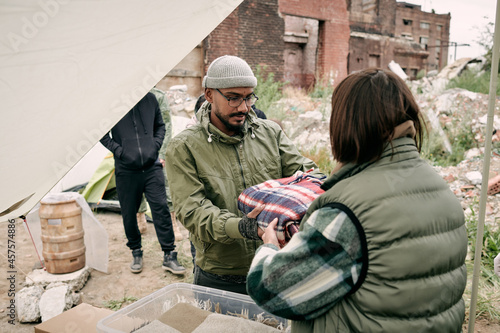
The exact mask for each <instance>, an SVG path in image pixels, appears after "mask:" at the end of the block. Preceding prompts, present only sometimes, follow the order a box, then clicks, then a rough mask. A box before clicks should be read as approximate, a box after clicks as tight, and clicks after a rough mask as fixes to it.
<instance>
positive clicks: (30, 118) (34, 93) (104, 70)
mask: <svg viewBox="0 0 500 333" xmlns="http://www.w3.org/2000/svg"><path fill="white" fill-rule="evenodd" d="M241 2H242V0H184V1H167V0H147V1H144V0H72V1H68V0H24V1H18V0H3V1H2V2H1V3H0V103H1V104H0V105H1V108H0V110H1V122H0V154H1V158H2V159H1V163H0V184H1V189H2V190H1V191H0V221H7V220H8V219H11V218H16V217H19V216H21V215H25V214H27V213H28V211H29V210H30V209H31V208H32V207H34V206H35V205H36V203H37V202H38V201H39V200H40V199H41V198H42V197H43V196H44V195H45V194H46V193H47V192H48V191H49V190H50V189H51V188H52V187H53V186H54V185H55V184H56V183H57V182H58V181H59V180H60V179H61V178H62V177H63V176H64V175H65V174H66V173H67V172H68V170H70V169H71V168H72V167H73V166H74V165H75V164H76V163H77V162H78V161H79V160H80V158H81V157H82V156H83V155H85V154H86V153H87V152H88V151H89V150H90V149H91V148H92V147H93V146H94V144H95V143H96V142H97V141H99V139H100V138H101V137H102V136H103V135H104V134H105V133H106V132H107V131H108V130H109V129H110V128H111V127H112V126H113V125H114V124H115V123H116V122H118V121H119V120H120V119H121V117H123V115H124V114H125V113H126V112H127V111H128V110H129V109H130V108H131V107H132V106H134V105H135V104H136V103H137V101H139V100H140V98H142V96H144V95H145V94H146V93H147V92H148V91H149V90H150V89H151V88H152V87H153V86H154V85H155V84H156V83H157V82H158V81H159V80H160V79H161V78H163V76H164V75H165V74H166V73H168V71H169V70H170V69H172V68H173V67H174V66H175V65H176V64H177V63H178V62H179V61H180V60H182V59H183V57H184V56H185V55H186V54H187V53H189V52H190V51H191V50H192V49H193V48H194V47H195V46H196V45H197V44H198V43H199V42H200V41H201V40H203V38H205V37H206V36H207V35H208V34H209V33H210V32H211V31H212V30H213V29H214V28H215V27H216V26H217V25H218V24H219V23H220V22H221V21H222V20H223V19H224V18H225V17H226V16H227V15H229V14H230V13H231V12H232V11H233V10H234V9H235V8H236V7H237V6H238V5H239V4H240V3H241Z"/></svg>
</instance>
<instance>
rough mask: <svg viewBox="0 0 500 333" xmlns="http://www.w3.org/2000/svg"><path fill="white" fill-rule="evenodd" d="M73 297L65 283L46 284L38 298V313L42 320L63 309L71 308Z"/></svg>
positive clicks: (55, 314) (61, 311) (53, 315)
mask: <svg viewBox="0 0 500 333" xmlns="http://www.w3.org/2000/svg"><path fill="white" fill-rule="evenodd" d="M73 301H74V298H73V296H72V292H71V290H70V289H69V288H68V285H67V284H64V283H57V284H56V285H52V287H50V286H48V287H47V289H46V290H45V292H44V293H43V294H42V297H41V298H40V304H39V306H40V315H41V317H42V322H44V321H46V320H49V319H50V318H53V317H55V316H57V315H60V314H61V313H63V312H64V311H66V310H68V309H71V307H72V306H73V305H74V304H73Z"/></svg>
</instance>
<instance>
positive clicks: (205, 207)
mask: <svg viewBox="0 0 500 333" xmlns="http://www.w3.org/2000/svg"><path fill="white" fill-rule="evenodd" d="M256 85H257V79H256V78H255V76H254V74H253V72H252V70H251V68H250V66H249V65H248V64H247V63H246V62H245V61H244V60H243V59H240V58H238V57H235V56H223V57H220V58H217V59H216V60H214V61H213V62H212V64H211V65H210V67H209V68H208V71H207V75H206V76H205V77H204V79H203V87H204V88H205V98H206V100H207V101H206V102H205V103H204V104H203V105H202V107H201V108H200V110H199V111H198V113H197V118H198V120H199V122H198V123H197V124H196V125H193V126H191V127H189V128H188V129H186V130H184V131H183V132H181V133H180V134H178V135H177V136H176V137H175V138H173V139H172V141H171V142H170V144H169V146H168V148H167V158H166V163H167V175H168V179H169V183H170V188H171V191H172V201H173V204H174V207H175V210H176V214H177V217H178V218H179V220H180V222H181V223H182V224H183V225H184V226H185V227H186V228H187V229H188V230H189V232H190V234H191V236H190V239H191V241H192V242H193V244H194V246H195V248H196V266H195V273H194V283H195V284H197V285H202V286H207V287H212V288H217V289H223V290H228V291H233V292H238V293H243V294H246V287H245V283H246V274H247V273H248V269H249V267H250V264H251V261H252V258H253V256H254V253H255V250H256V249H257V248H258V247H259V246H260V245H261V244H262V242H261V240H260V238H259V236H258V230H257V229H258V227H257V223H256V220H255V217H256V216H257V215H258V213H260V211H261V210H262V208H263V207H262V206H260V207H258V208H256V210H254V211H253V212H251V213H250V214H248V216H244V215H243V214H242V213H241V212H240V211H239V210H238V201H237V198H238V196H239V194H240V193H241V192H243V190H245V189H246V188H248V187H250V186H253V185H256V184H260V183H262V182H264V181H266V180H269V179H278V178H282V177H288V176H291V175H293V174H294V173H296V172H297V171H307V170H309V169H311V168H317V166H316V165H315V163H314V162H313V161H311V160H310V159H307V158H305V157H303V156H302V155H301V154H300V153H299V151H298V150H297V148H296V147H295V146H294V144H293V143H292V142H291V140H290V139H289V138H287V136H286V135H285V133H284V132H283V131H282V129H281V128H280V126H279V125H278V124H276V123H275V122H273V121H270V120H262V119H258V118H257V117H256V115H255V113H254V111H253V110H252V108H251V106H252V105H253V104H254V103H255V101H256V100H257V99H258V98H257V96H255V94H254V93H253V89H254V88H255V86H256ZM314 173H317V174H319V171H316V170H315V171H313V174H314ZM319 175H321V174H319Z"/></svg>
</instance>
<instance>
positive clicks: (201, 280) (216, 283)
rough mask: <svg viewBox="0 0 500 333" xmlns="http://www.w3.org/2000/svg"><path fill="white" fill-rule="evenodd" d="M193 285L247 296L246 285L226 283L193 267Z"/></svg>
mask: <svg viewBox="0 0 500 333" xmlns="http://www.w3.org/2000/svg"><path fill="white" fill-rule="evenodd" d="M193 283H194V284H196V285H198V286H203V287H209V288H215V289H220V290H226V291H232V292H233V293H239V294H245V295H247V284H246V283H245V282H244V283H235V282H228V281H224V280H221V279H218V278H217V277H216V276H214V274H210V273H207V272H205V271H203V270H201V268H200V267H198V266H196V265H195V267H194V280H193Z"/></svg>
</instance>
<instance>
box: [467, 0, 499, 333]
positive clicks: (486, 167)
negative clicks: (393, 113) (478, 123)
mask: <svg viewBox="0 0 500 333" xmlns="http://www.w3.org/2000/svg"><path fill="white" fill-rule="evenodd" d="M499 4H500V0H497V12H496V17H495V35H494V39H493V56H492V59H491V77H490V93H489V99H488V121H487V123H486V133H485V134H484V142H485V148H484V161H483V179H482V183H481V194H480V200H479V219H478V221H477V234H476V250H475V253H474V272H473V274H472V293H471V300H470V311H469V327H468V333H473V332H474V324H475V322H476V305H477V287H478V283H479V274H480V272H481V253H482V252H483V236H484V217H485V215H486V199H487V197H488V194H487V191H488V179H489V174H490V157H491V156H490V155H491V139H492V135H493V117H494V115H495V101H496V91H497V81H498V53H499V52H498V48H499V47H500V26H499V25H498V23H499V21H500V8H499Z"/></svg>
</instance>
